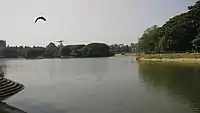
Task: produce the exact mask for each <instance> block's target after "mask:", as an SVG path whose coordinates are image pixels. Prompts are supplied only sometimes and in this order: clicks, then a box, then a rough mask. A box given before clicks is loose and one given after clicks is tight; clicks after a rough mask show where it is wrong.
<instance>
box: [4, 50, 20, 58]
mask: <svg viewBox="0 0 200 113" xmlns="http://www.w3.org/2000/svg"><path fill="white" fill-rule="evenodd" d="M2 55H3V56H4V57H5V58H17V57H18V51H17V48H15V47H8V48H6V49H4V50H3V52H2Z"/></svg>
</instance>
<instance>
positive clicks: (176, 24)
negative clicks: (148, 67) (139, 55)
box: [137, 0, 200, 52]
mask: <svg viewBox="0 0 200 113" xmlns="http://www.w3.org/2000/svg"><path fill="white" fill-rule="evenodd" d="M137 50H138V51H140V52H198V51H200V1H199V0H198V1H197V2H196V4H195V5H193V6H189V7H188V11H187V12H185V13H182V14H180V15H176V16H175V17H173V18H171V19H169V20H168V21H167V22H166V23H165V24H164V25H163V26H161V27H158V26H157V25H153V26H152V27H150V28H147V29H146V30H145V31H144V33H143V35H142V36H141V37H140V38H139V41H138V44H137Z"/></svg>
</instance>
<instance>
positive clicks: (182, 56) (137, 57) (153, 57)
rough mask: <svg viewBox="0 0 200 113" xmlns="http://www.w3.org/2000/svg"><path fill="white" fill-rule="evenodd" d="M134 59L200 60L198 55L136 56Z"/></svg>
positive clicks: (199, 54)
mask: <svg viewBox="0 0 200 113" xmlns="http://www.w3.org/2000/svg"><path fill="white" fill-rule="evenodd" d="M135 57H136V59H138V60H139V59H200V53H175V54H136V55H135Z"/></svg>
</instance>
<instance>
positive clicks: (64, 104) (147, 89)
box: [0, 57, 200, 113]
mask: <svg viewBox="0 0 200 113" xmlns="http://www.w3.org/2000/svg"><path fill="white" fill-rule="evenodd" d="M0 65H3V70H4V72H5V77H7V78H9V79H11V80H14V81H17V82H20V83H22V84H24V85H25V89H24V90H23V91H21V92H20V93H18V94H16V95H14V96H13V97H11V98H9V99H8V100H6V102H7V103H8V104H9V105H12V106H14V107H17V108H19V109H21V110H23V111H25V112H27V113H193V112H199V111H198V108H200V66H188V65H178V64H177V65H176V64H162V63H138V62H136V61H133V60H132V58H131V57H116V58H114V57H111V58H88V59H54V60H52V59H42V60H14V59H13V60H11V59H9V60H0Z"/></svg>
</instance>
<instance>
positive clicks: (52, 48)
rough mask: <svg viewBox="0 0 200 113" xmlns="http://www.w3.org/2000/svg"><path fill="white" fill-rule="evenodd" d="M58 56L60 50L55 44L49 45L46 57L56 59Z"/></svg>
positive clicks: (45, 53) (45, 52)
mask: <svg viewBox="0 0 200 113" xmlns="http://www.w3.org/2000/svg"><path fill="white" fill-rule="evenodd" d="M57 56H58V48H57V46H56V45H55V44H54V43H52V42H51V43H49V45H48V46H47V47H46V49H45V51H44V57H47V58H54V57H57Z"/></svg>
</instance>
